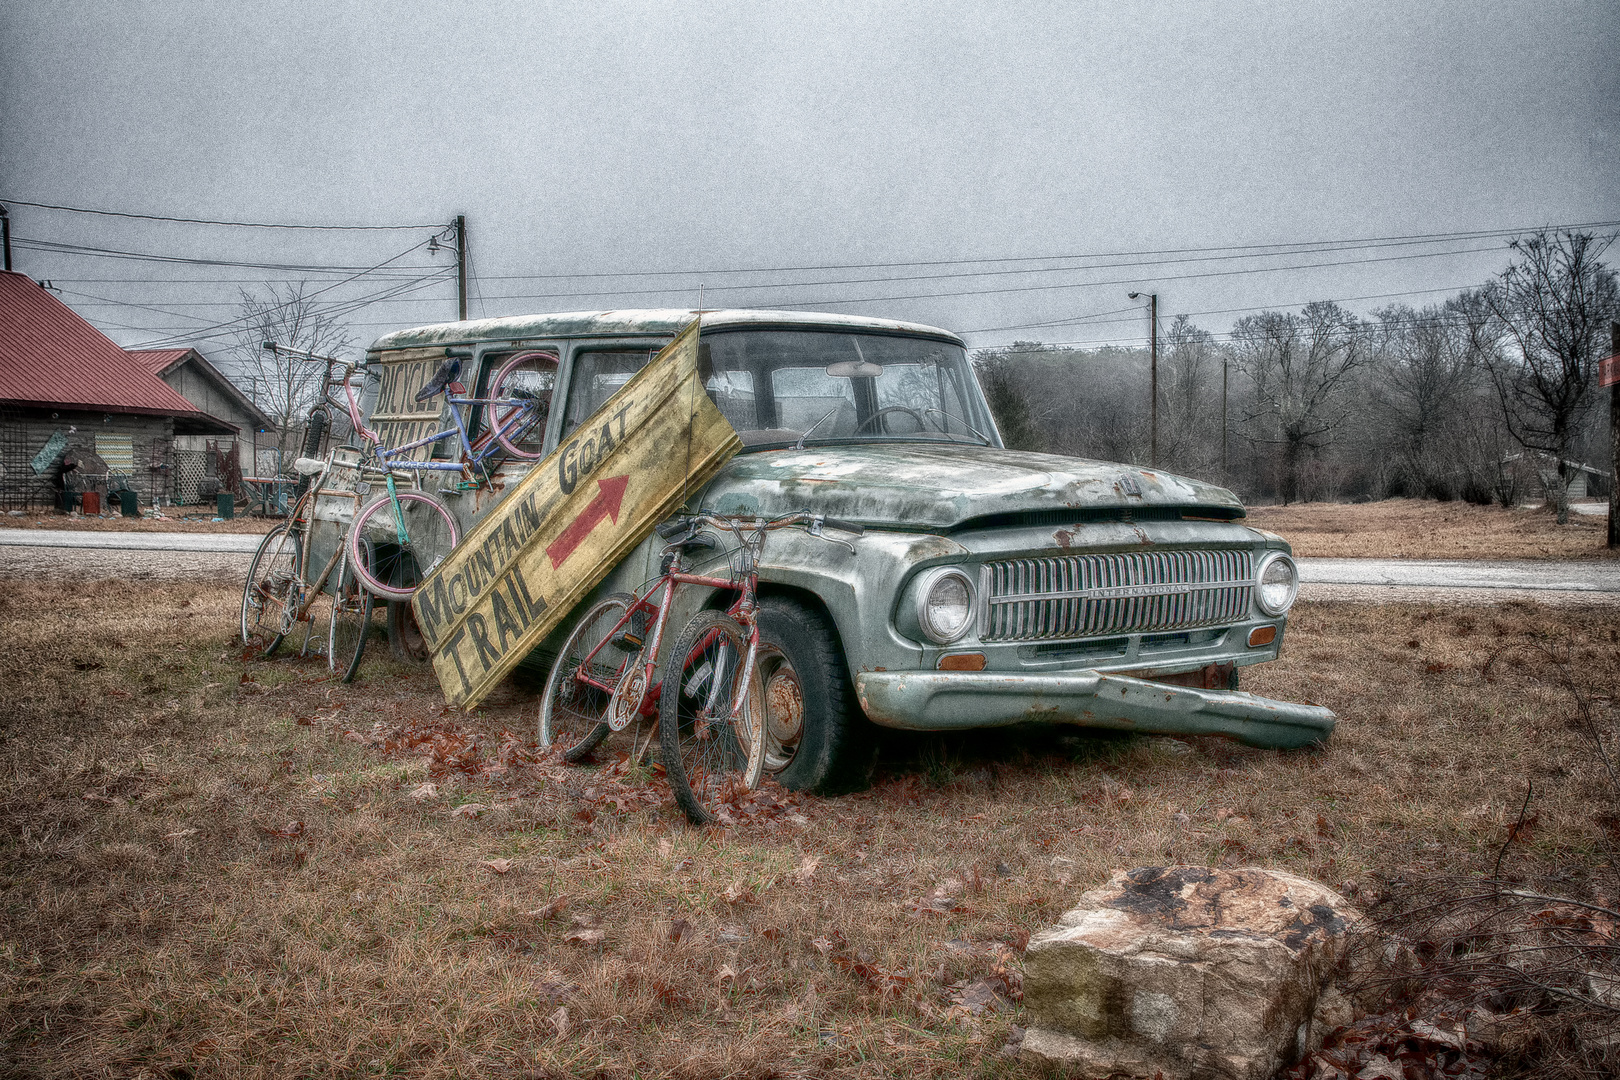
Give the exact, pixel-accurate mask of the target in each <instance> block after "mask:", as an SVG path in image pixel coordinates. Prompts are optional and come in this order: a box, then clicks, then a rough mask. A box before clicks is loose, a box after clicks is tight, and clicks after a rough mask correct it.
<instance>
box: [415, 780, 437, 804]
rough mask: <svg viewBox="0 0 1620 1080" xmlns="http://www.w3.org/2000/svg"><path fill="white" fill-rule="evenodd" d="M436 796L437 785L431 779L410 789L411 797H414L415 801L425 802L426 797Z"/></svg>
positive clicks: (434, 797)
mask: <svg viewBox="0 0 1620 1080" xmlns="http://www.w3.org/2000/svg"><path fill="white" fill-rule="evenodd" d="M438 797H439V785H438V784H435V783H433V782H431V781H429V782H428V783H425V784H419V785H417V786H416V787H415V788H413V789H412V790H411V798H413V799H415V800H416V801H417V802H426V801H427V800H428V799H436V798H438Z"/></svg>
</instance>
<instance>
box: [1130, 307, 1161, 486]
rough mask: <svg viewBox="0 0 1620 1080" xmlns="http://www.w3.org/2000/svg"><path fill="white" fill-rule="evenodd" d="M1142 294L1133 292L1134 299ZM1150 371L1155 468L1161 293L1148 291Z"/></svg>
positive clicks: (1153, 460) (1150, 456)
mask: <svg viewBox="0 0 1620 1080" xmlns="http://www.w3.org/2000/svg"><path fill="white" fill-rule="evenodd" d="M1141 295H1142V294H1141V293H1139V292H1133V293H1131V294H1130V298H1131V299H1132V300H1135V299H1137V298H1138V297H1140V296H1141ZM1148 371H1149V373H1150V375H1151V381H1150V384H1149V388H1148V395H1149V400H1148V404H1149V410H1148V411H1149V413H1150V414H1151V416H1152V427H1153V442H1152V444H1151V446H1152V449H1151V450H1150V451H1149V453H1148V464H1149V465H1151V466H1152V467H1153V468H1155V469H1157V468H1158V467H1159V294H1158V293H1148Z"/></svg>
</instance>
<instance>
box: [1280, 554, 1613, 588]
mask: <svg viewBox="0 0 1620 1080" xmlns="http://www.w3.org/2000/svg"><path fill="white" fill-rule="evenodd" d="M1299 576H1300V579H1301V580H1302V581H1303V582H1304V583H1305V584H1306V585H1361V586H1384V587H1391V586H1393V587H1403V586H1404V587H1420V588H1432V589H1518V590H1535V591H1543V592H1591V593H1620V563H1613V562H1609V561H1607V560H1601V561H1600V560H1592V561H1583V562H1536V561H1533V560H1528V559H1525V560H1516V561H1512V562H1481V561H1477V560H1462V559H1457V560H1440V559H1433V560H1423V559H1303V558H1302V559H1300V560H1299Z"/></svg>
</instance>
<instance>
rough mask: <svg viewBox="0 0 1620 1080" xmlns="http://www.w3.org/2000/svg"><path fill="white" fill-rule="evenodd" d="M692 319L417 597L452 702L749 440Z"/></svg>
mask: <svg viewBox="0 0 1620 1080" xmlns="http://www.w3.org/2000/svg"><path fill="white" fill-rule="evenodd" d="M697 343H698V325H697V323H696V322H695V321H694V322H693V323H692V324H691V325H689V326H688V327H687V328H686V329H685V330H683V331H681V333H680V334H679V335H677V336H676V338H675V340H674V341H672V342H670V343H669V345H668V346H667V347H665V349H664V350H663V351H662V352H660V353H659V354H658V355H657V356H656V357H655V358H654V359H653V360H652V362H651V363H649V364H648V365H647V366H646V367H645V368H643V369H642V370H641V371H639V372H637V373H636V375H635V376H634V377H633V378H632V379H631V380H630V381H629V382H627V383H625V384H624V386H622V387H620V389H619V390H618V392H617V393H615V394H614V395H613V396H612V397H611V398H609V399H608V400H607V402H606V403H605V404H604V405H603V406H602V407H601V408H600V409H598V410H597V411H596V412H595V413H594V414H593V415H592V416H591V418H590V419H589V420H586V421H585V422H584V423H583V424H581V425H580V426H579V427H578V428H576V429H575V430H574V431H573V432H572V433H571V434H570V435H569V437H568V438H566V439H564V440H563V443H562V445H561V446H559V447H558V448H557V449H556V450H555V451H553V452H552V453H551V454H550V455H548V456H547V457H546V458H545V459H544V460H542V461H541V462H539V463H538V464H537V465H535V466H534V468H533V469H531V470H530V471H529V473H528V475H526V476H525V477H523V479H522V480H519V481H518V482H517V483H516V484H514V485H512V486H511V487H510V488H508V489H507V492H506V494H505V495H504V496H503V497H502V498H501V501H500V502H498V503H496V504H495V505H494V506H492V507H491V508H490V509H489V510H488V512H487V513H485V515H484V516H483V518H482V519H481V520H480V521H479V522H478V524H477V525H476V526H474V528H473V529H472V530H471V531H470V532H469V533H468V534H467V535H466V536H465V537H463V538H462V541H461V543H460V544H458V545H457V546H456V549H455V551H453V552H451V553H450V556H449V557H448V558H447V559H445V560H444V562H442V563H440V564H439V566H438V567H437V568H436V569H435V570H434V571H433V573H431V574H430V575H428V577H427V578H426V580H424V581H423V582H422V583H421V585H420V586H419V587H418V588H417V590H416V592H415V593H414V594H413V595H412V597H411V606H412V608H413V609H415V611H416V621H417V625H419V626H420V627H421V629H422V633H423V635H424V637H426V639H427V642H428V644H429V645H430V646H431V647H432V649H433V670H434V673H435V674H437V675H438V677H439V685H440V686H441V687H443V688H444V696H445V699H446V700H447V701H449V702H450V704H452V705H463V706H470V705H476V704H477V703H478V702H479V701H480V700H482V699H483V697H484V695H485V694H487V693H488V692H489V690H490V688H491V687H493V686H494V685H495V684H496V683H497V682H498V681H500V679H501V678H502V677H503V676H504V675H506V673H507V672H509V671H511V670H512V668H513V667H514V666H516V665H517V663H518V662H519V661H520V660H522V659H523V657H524V656H526V655H527V654H528V653H529V652H530V651H531V650H533V649H534V647H535V646H536V645H538V644H539V643H540V642H541V640H543V639H544V638H545V636H546V635H547V634H549V633H550V632H551V631H552V629H553V628H554V627H555V626H556V625H557V623H558V622H559V621H561V619H562V618H563V617H564V616H565V615H567V614H568V613H569V612H570V611H571V610H572V609H573V608H574V605H576V604H577V603H579V601H580V600H581V599H583V598H584V596H585V594H586V593H588V592H589V591H590V590H591V589H592V588H593V587H594V586H595V585H596V584H597V582H599V581H601V580H602V578H604V577H606V576H607V573H608V571H610V570H611V569H613V567H615V566H617V565H618V564H619V562H620V561H621V560H622V559H623V558H624V557H625V556H626V555H628V554H629V553H630V550H631V549H632V548H634V547H635V546H636V545H637V544H639V543H641V541H642V540H643V539H645V538H646V536H647V535H648V534H649V533H651V532H652V530H653V527H654V526H655V525H657V524H658V523H659V522H661V521H663V520H664V519H666V518H667V517H669V515H670V514H672V513H673V512H674V511H675V510H676V509H678V508H679V507H680V505H681V502H682V499H683V495H684V494H686V493H690V492H691V491H694V490H696V489H697V488H698V487H699V486H700V485H702V484H704V483H706V482H707V481H708V480H709V479H710V478H711V477H712V476H714V474H715V473H716V472H718V471H719V470H720V467H721V466H722V465H724V464H725V463H726V462H727V461H729V460H730V459H731V456H732V455H733V454H735V453H736V452H737V450H738V449H739V448H740V447H741V445H742V442H741V440H739V439H738V438H737V433H736V432H735V431H734V430H732V427H731V425H730V424H729V423H727V422H726V418H725V417H724V416H722V415H721V414H720V410H719V409H717V408H715V406H714V402H712V401H710V400H709V395H708V394H707V393H706V392H705V391H704V388H703V384H702V382H701V380H700V378H699V376H698V367H697Z"/></svg>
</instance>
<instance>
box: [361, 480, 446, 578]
mask: <svg viewBox="0 0 1620 1080" xmlns="http://www.w3.org/2000/svg"><path fill="white" fill-rule="evenodd" d="M398 499H399V514H398V515H397V516H396V515H395V513H394V500H393V498H390V496H389V495H388V493H387V492H384V493H383V494H381V495H379V496H377V497H376V498H375V499H372V500H371V501H370V502H368V503H366V505H364V506H362V507H361V508H360V512H359V513H357V514H355V515H354V524H353V525H352V526H350V528H349V535H348V537H347V538H346V539H345V541H344V542H345V544H347V546H348V550H349V565H350V567H352V568H353V570H354V576H355V577H357V578H359V579H360V583H361V584H362V585H364V586H365V587H366V589H367V591H369V592H371V593H374V594H376V595H377V596H381V597H383V598H384V599H385V600H409V599H410V598H411V594H412V593H414V592H415V591H416V586H417V585H418V584H419V583H420V582H421V580H422V579H423V578H425V577H427V576H428V574H429V573H431V572H432V570H433V568H434V567H436V566H438V565H439V564H440V563H441V562H443V561H444V560H445V558H446V557H448V556H449V554H450V552H451V551H452V550H454V548H455V546H456V544H458V543H460V541H461V530H460V529H459V528H458V527H457V526H456V518H455V515H454V514H452V513H451V512H450V508H449V507H448V506H446V505H445V504H444V502H443V501H441V500H440V499H439V497H438V496H436V495H430V494H428V493H427V492H425V491H401V492H400V493H399V495H398ZM402 528H403V533H404V536H403V538H402V537H401V531H402Z"/></svg>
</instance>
